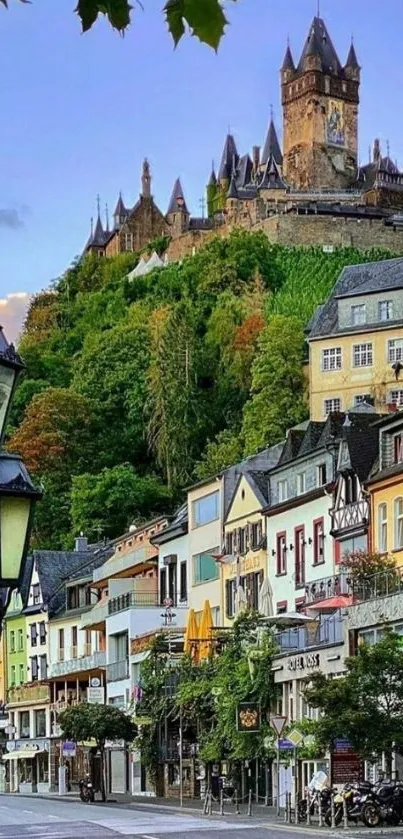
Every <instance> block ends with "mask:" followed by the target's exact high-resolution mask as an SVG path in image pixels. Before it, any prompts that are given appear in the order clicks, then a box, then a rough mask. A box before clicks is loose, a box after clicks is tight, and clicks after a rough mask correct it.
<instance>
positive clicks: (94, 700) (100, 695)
mask: <svg viewBox="0 0 403 839" xmlns="http://www.w3.org/2000/svg"><path fill="white" fill-rule="evenodd" d="M87 702H88V704H89V705H103V704H104V702H105V688H87Z"/></svg>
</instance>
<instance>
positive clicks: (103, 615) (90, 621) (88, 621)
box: [80, 598, 109, 631]
mask: <svg viewBox="0 0 403 839" xmlns="http://www.w3.org/2000/svg"><path fill="white" fill-rule="evenodd" d="M108 604H109V601H108V598H104V599H103V600H101V601H100V602H99V603H97V604H96V606H93V607H92V609H91V611H89V612H88V613H87V614H86V615H84V616H83V618H82V620H81V624H80V627H81V629H90V628H91V629H94V630H95V629H97V630H99V631H102V629H104V628H105V621H106V619H107V617H108Z"/></svg>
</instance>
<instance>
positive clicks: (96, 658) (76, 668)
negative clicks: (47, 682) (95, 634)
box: [49, 650, 106, 679]
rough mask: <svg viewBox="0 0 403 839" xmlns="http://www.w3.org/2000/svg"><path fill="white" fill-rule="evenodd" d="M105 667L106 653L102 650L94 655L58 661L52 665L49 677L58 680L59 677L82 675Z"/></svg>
mask: <svg viewBox="0 0 403 839" xmlns="http://www.w3.org/2000/svg"><path fill="white" fill-rule="evenodd" d="M103 667H106V653H105V652H104V651H101V650H100V651H98V652H95V653H92V655H84V656H81V657H80V658H70V659H68V660H67V661H57V662H56V663H55V664H52V665H51V667H50V673H49V677H50V678H51V679H57V678H58V677H59V676H68V675H69V674H71V673H80V672H82V671H86V670H98V669H99V668H103Z"/></svg>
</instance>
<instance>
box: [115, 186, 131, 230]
mask: <svg viewBox="0 0 403 839" xmlns="http://www.w3.org/2000/svg"><path fill="white" fill-rule="evenodd" d="M127 213H128V211H127V209H126V207H125V205H124V202H123V198H122V193H121V192H119V198H118V200H117V202H116V207H115V209H114V213H113V225H114V228H115V230H119V229H120V228H121V226H122V224H123V223H124V222H125V221H126V218H127Z"/></svg>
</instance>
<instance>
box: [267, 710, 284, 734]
mask: <svg viewBox="0 0 403 839" xmlns="http://www.w3.org/2000/svg"><path fill="white" fill-rule="evenodd" d="M286 722H287V717H281V716H280V715H274V716H272V717H270V725H271V727H272V728H274V730H275V732H276V734H277V737H281V734H282V732H283V729H284V726H285V724H286Z"/></svg>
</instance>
